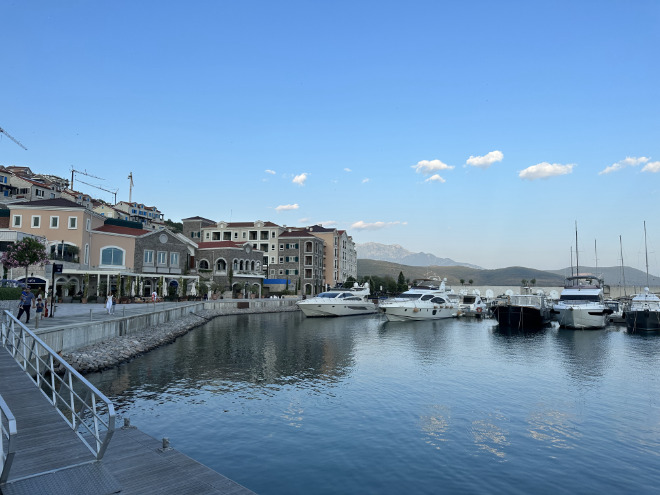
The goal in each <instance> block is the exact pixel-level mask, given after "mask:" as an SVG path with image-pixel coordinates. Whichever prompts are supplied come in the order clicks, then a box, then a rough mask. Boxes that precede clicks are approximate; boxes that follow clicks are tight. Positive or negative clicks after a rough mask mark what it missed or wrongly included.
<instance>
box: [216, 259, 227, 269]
mask: <svg viewBox="0 0 660 495" xmlns="http://www.w3.org/2000/svg"><path fill="white" fill-rule="evenodd" d="M215 266H216V269H217V270H218V271H219V272H224V271H225V270H226V269H227V262H226V261H225V260H223V259H222V258H220V259H219V260H218V261H216V262H215Z"/></svg>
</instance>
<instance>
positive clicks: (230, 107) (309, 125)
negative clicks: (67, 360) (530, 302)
mask: <svg viewBox="0 0 660 495" xmlns="http://www.w3.org/2000/svg"><path fill="white" fill-rule="evenodd" d="M658 25H660V2H658V1H656V0H636V1H634V2H630V1H628V0H622V1H610V0H599V1H588V0H585V1H580V2H576V1H574V0H571V1H561V0H560V1H546V2H529V1H506V0H503V1H498V2H492V1H470V0H467V1H461V2H449V1H444V2H443V1H414V0H413V1H406V2H403V1H399V2H392V1H386V0H380V1H357V2H356V1H343V0H339V1H333V2H310V1H280V2H273V1H261V0H254V1H242V2H236V1H223V0H217V1H191V2H171V1H167V0H160V1H150V0H143V1H139V2H135V1H123V0H119V1H113V2H90V1H87V0H84V1H83V0H80V1H73V0H70V1H69V0H61V1H58V2H52V1H38V0H34V1H18V0H16V1H13V0H6V1H4V2H3V3H2V5H1V6H0V44H1V45H2V47H3V50H2V56H1V58H0V75H1V79H0V127H2V128H3V129H4V130H5V132H6V133H9V134H10V135H11V136H13V137H14V138H15V139H17V140H18V141H20V142H21V143H22V144H23V145H24V146H25V147H26V148H27V151H26V150H24V149H22V148H21V147H19V146H18V145H16V144H15V143H14V142H13V141H11V140H10V139H9V138H8V137H7V136H6V135H4V134H1V133H0V165H5V166H8V165H20V166H28V167H30V168H31V169H32V170H33V171H34V172H38V173H51V174H55V175H59V176H61V177H67V178H69V179H70V178H71V170H72V169H73V170H77V171H80V172H84V173H86V174H89V175H83V174H80V173H76V174H75V177H74V187H75V189H77V190H80V191H82V192H85V193H87V194H91V195H92V196H94V197H98V198H100V199H103V200H105V201H109V202H112V201H114V197H115V195H114V192H115V191H116V197H117V200H118V201H120V200H124V201H127V200H128V199H129V180H128V175H129V174H130V173H132V175H133V179H134V187H133V190H132V196H131V199H132V200H133V201H138V202H140V203H144V204H146V205H148V206H156V207H157V208H158V209H159V210H160V211H161V212H163V214H164V216H165V218H166V219H171V220H174V221H180V220H181V219H183V218H188V217H192V216H202V217H205V218H208V219H211V220H214V221H223V220H224V221H234V222H246V221H255V220H264V221H272V222H275V223H277V224H280V225H288V226H304V225H313V224H322V225H323V226H325V227H334V228H338V229H345V230H347V232H348V233H349V235H351V236H352V237H353V240H354V241H355V242H356V243H365V242H377V243H382V244H399V245H401V246H403V247H404V248H406V249H408V250H410V251H413V252H426V253H432V254H434V255H436V256H439V257H443V258H451V259H453V260H455V261H459V262H466V263H472V264H476V265H479V266H481V267H484V268H488V269H494V268H503V267H508V266H526V267H531V268H538V269H562V268H564V267H567V266H570V264H571V259H572V258H573V262H575V258H576V252H577V255H578V259H579V262H580V265H583V266H584V265H590V266H594V265H596V264H597V265H598V266H619V265H620V264H621V260H622V259H623V261H624V263H625V264H626V265H628V266H633V267H635V268H639V269H642V270H645V269H646V268H645V253H646V251H645V238H644V222H646V231H647V241H646V244H647V246H648V258H649V270H650V271H651V273H655V274H657V273H660V265H659V264H658V262H659V261H660V257H659V256H658V253H657V249H658V248H659V247H660V217H659V212H660V209H659V208H658V206H659V204H658V192H659V184H660V118H659V117H660V77H659V76H660V55H658V48H659V47H660V29H658ZM91 176H95V177H91ZM83 182H86V183H87V184H83ZM93 186H98V187H100V188H101V189H98V188H97V187H93ZM107 191H112V192H107ZM576 226H577V232H578V244H577V249H576Z"/></svg>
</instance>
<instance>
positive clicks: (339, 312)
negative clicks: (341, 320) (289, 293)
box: [298, 301, 378, 318]
mask: <svg viewBox="0 0 660 495" xmlns="http://www.w3.org/2000/svg"><path fill="white" fill-rule="evenodd" d="M298 307H299V308H300V311H302V312H303V314H304V315H305V316H307V317H310V318H316V317H331V316H354V315H368V314H373V313H375V312H376V311H378V309H377V308H376V305H375V304H374V303H372V302H352V303H350V304H317V303H314V302H308V303H305V302H302V301H301V302H299V303H298Z"/></svg>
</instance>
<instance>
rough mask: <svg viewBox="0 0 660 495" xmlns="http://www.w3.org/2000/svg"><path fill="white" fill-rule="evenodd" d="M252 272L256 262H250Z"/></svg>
mask: <svg viewBox="0 0 660 495" xmlns="http://www.w3.org/2000/svg"><path fill="white" fill-rule="evenodd" d="M250 270H252V271H254V261H251V262H250Z"/></svg>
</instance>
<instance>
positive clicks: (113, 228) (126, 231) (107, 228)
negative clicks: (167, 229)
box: [94, 224, 153, 237]
mask: <svg viewBox="0 0 660 495" xmlns="http://www.w3.org/2000/svg"><path fill="white" fill-rule="evenodd" d="M94 232H107V233H109V234H121V235H132V236H135V237H139V236H141V235H144V234H150V233H152V232H153V231H152V230H144V229H133V228H131V227H120V226H119V225H108V224H105V225H102V226H101V227H99V228H97V229H94Z"/></svg>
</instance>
